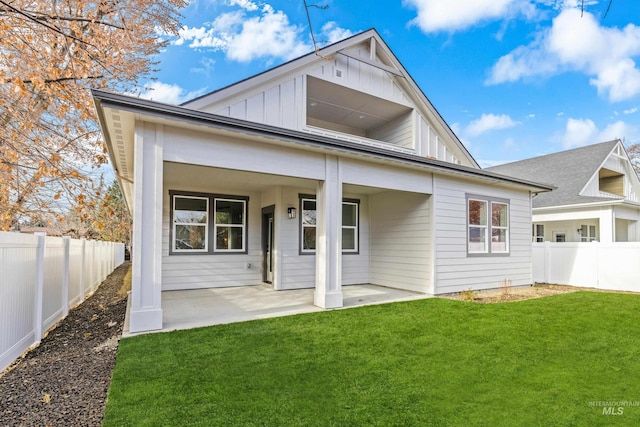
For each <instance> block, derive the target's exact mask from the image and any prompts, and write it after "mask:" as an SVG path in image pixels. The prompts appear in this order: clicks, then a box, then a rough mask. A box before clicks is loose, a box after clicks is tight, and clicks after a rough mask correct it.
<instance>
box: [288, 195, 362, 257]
mask: <svg viewBox="0 0 640 427" xmlns="http://www.w3.org/2000/svg"><path fill="white" fill-rule="evenodd" d="M300 211H301V212H302V215H300V252H301V253H303V254H314V253H315V252H316V214H317V210H316V200H315V198H313V196H301V198H300ZM359 211H360V201H359V200H351V199H345V200H343V201H342V253H358V251H359V247H358V245H359V233H358V227H359V221H360V216H359Z"/></svg>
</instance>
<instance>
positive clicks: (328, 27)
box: [322, 21, 353, 44]
mask: <svg viewBox="0 0 640 427" xmlns="http://www.w3.org/2000/svg"><path fill="white" fill-rule="evenodd" d="M322 35H323V37H324V38H325V39H326V41H327V44H331V43H335V42H339V41H340V40H344V39H346V38H348V37H351V36H352V35H353V32H351V30H347V29H344V28H340V27H338V24H336V23H335V22H334V21H330V22H327V23H326V24H324V25H323V26H322Z"/></svg>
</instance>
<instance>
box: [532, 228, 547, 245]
mask: <svg viewBox="0 0 640 427" xmlns="http://www.w3.org/2000/svg"><path fill="white" fill-rule="evenodd" d="M531 227H532V230H531V235H532V241H533V242H537V243H542V242H544V224H531ZM538 227H541V229H542V234H539V233H538Z"/></svg>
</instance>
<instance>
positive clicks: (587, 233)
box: [579, 224, 598, 242]
mask: <svg viewBox="0 0 640 427" xmlns="http://www.w3.org/2000/svg"><path fill="white" fill-rule="evenodd" d="M579 231H580V241H581V242H593V241H596V240H597V239H598V237H597V236H596V226H595V225H584V224H583V225H581V226H580V230H579Z"/></svg>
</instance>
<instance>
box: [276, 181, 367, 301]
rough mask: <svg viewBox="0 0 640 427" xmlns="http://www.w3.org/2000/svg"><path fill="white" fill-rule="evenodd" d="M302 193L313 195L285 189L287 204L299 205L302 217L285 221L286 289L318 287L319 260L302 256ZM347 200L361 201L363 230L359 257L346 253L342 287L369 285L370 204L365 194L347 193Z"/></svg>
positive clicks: (282, 241) (282, 234)
mask: <svg viewBox="0 0 640 427" xmlns="http://www.w3.org/2000/svg"><path fill="white" fill-rule="evenodd" d="M299 194H309V190H308V189H298V188H291V187H288V188H285V189H284V190H283V205H286V206H295V207H296V208H297V209H298V218H296V219H295V220H285V221H284V223H283V225H282V226H283V229H282V230H281V231H280V232H279V237H280V246H279V247H278V248H277V250H278V251H279V253H280V254H281V255H282V258H281V261H282V265H281V268H282V276H281V277H282V288H283V289H299V288H314V287H315V283H316V282H315V280H316V278H315V271H316V257H315V255H313V254H311V255H310V254H304V255H302V254H300V253H299V251H300V244H299V236H300V228H299V227H300V216H299V205H298V204H299ZM343 197H344V198H349V199H358V200H360V228H359V237H360V239H359V245H360V246H359V247H360V252H359V253H358V254H344V255H343V256H342V284H343V285H353V284H361V283H369V257H370V253H369V239H370V237H369V218H368V211H369V202H368V198H367V196H365V195H360V194H354V193H345V194H343Z"/></svg>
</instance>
